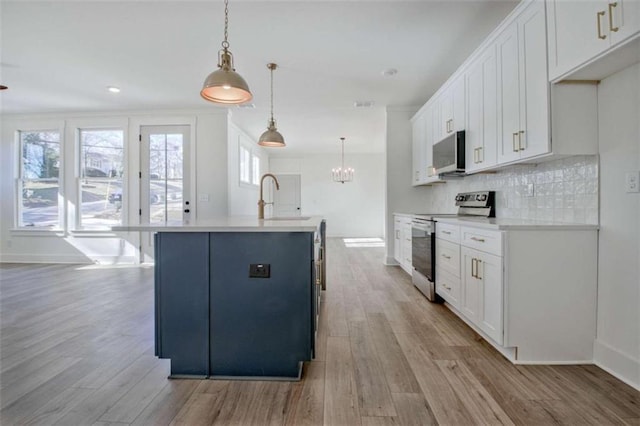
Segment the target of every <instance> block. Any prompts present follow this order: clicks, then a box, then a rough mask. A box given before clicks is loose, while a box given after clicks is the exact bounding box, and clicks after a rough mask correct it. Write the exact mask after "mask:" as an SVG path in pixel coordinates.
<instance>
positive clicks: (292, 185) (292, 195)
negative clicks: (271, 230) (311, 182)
mask: <svg viewBox="0 0 640 426" xmlns="http://www.w3.org/2000/svg"><path fill="white" fill-rule="evenodd" d="M276 178H278V183H279V184H280V190H279V191H276V190H275V185H274V184H273V183H272V184H271V188H272V192H271V193H272V194H273V197H272V198H271V199H272V200H273V216H300V213H301V205H300V175H276Z"/></svg>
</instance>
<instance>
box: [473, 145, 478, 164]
mask: <svg viewBox="0 0 640 426" xmlns="http://www.w3.org/2000/svg"><path fill="white" fill-rule="evenodd" d="M477 153H478V148H473V164H478V156H477V155H476V154H477Z"/></svg>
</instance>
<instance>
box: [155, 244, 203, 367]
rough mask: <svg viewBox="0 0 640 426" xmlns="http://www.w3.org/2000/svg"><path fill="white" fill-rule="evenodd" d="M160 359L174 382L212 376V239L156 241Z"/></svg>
mask: <svg viewBox="0 0 640 426" xmlns="http://www.w3.org/2000/svg"><path fill="white" fill-rule="evenodd" d="M155 262H156V277H155V280H156V354H157V355H158V356H159V357H160V358H169V359H171V375H172V376H202V377H206V376H208V375H209V302H208V300H209V234H208V233H206V232H193V233H192V232H159V233H157V234H156V235H155Z"/></svg>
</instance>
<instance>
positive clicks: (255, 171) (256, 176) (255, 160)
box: [251, 155, 260, 185]
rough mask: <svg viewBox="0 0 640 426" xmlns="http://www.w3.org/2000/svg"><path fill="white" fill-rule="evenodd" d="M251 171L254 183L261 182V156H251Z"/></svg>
mask: <svg viewBox="0 0 640 426" xmlns="http://www.w3.org/2000/svg"><path fill="white" fill-rule="evenodd" d="M251 172H252V178H253V179H252V183H253V184H254V185H259V184H260V157H258V156H257V155H252V156H251Z"/></svg>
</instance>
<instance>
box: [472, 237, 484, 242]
mask: <svg viewBox="0 0 640 426" xmlns="http://www.w3.org/2000/svg"><path fill="white" fill-rule="evenodd" d="M471 239H472V240H473V241H477V242H479V243H484V238H476V237H471Z"/></svg>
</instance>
